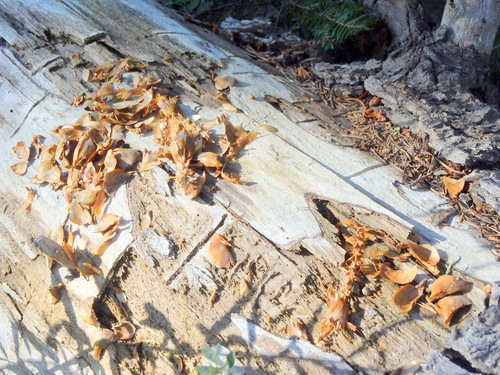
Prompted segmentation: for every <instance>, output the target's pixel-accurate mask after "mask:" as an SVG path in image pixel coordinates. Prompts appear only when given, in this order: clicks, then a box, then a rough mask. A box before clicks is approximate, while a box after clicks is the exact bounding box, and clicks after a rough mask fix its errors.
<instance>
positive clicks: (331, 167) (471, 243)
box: [0, 0, 500, 374]
mask: <svg viewBox="0 0 500 375" xmlns="http://www.w3.org/2000/svg"><path fill="white" fill-rule="evenodd" d="M0 10H1V12H0V36H1V38H2V47H1V50H0V86H1V97H2V106H1V107H0V134H1V135H2V138H3V140H4V142H3V143H2V146H1V147H2V150H3V154H2V155H3V156H2V157H1V158H0V179H1V181H2V183H1V184H0V209H1V214H0V224H1V225H0V239H1V241H0V249H1V251H0V281H1V285H2V292H0V293H1V298H0V303H1V305H0V306H1V309H0V319H1V320H0V330H1V332H2V334H1V339H0V352H1V354H0V357H3V358H5V359H8V360H9V361H10V362H5V363H1V364H0V365H1V366H3V367H2V368H3V371H4V372H6V373H31V372H35V373H61V374H62V373H75V374H76V373H82V374H87V373H89V374H90V373H97V374H103V373H117V374H118V373H119V374H128V373H134V374H135V373H141V371H144V372H146V373H175V363H176V360H175V358H174V355H175V354H179V355H182V357H183V358H184V360H185V362H186V364H187V367H188V368H192V367H193V365H194V363H195V361H196V360H200V357H201V355H200V351H199V347H200V345H201V344H202V343H206V342H208V343H209V344H211V345H215V344H216V343H218V342H221V343H222V344H224V345H225V346H227V347H229V348H231V349H238V350H239V351H240V354H241V355H240V356H239V364H238V366H239V370H240V371H241V373H245V372H246V373H283V374H285V373H286V374H292V373H327V371H329V372H332V373H333V372H335V371H337V372H341V373H347V371H349V370H347V369H348V368H356V369H359V370H362V371H365V372H367V373H383V372H384V371H387V370H394V369H396V368H397V367H399V366H401V365H403V364H405V363H407V362H408V361H410V360H413V359H417V360H425V358H426V357H427V355H428V354H429V353H430V352H431V351H432V350H436V349H437V350H439V349H442V348H443V347H444V342H445V339H446V337H447V336H448V333H449V329H448V328H445V327H443V326H442V325H441V322H440V318H436V317H434V316H432V314H430V313H429V312H427V311H426V310H422V309H421V310H418V309H417V311H416V312H414V313H412V314H411V315H410V316H402V315H400V314H397V313H396V312H395V311H394V309H393V307H392V301H391V296H392V293H393V292H394V291H395V290H396V287H395V286H394V285H389V283H381V285H380V287H381V292H380V293H379V294H377V295H376V296H375V297H374V298H372V299H367V298H364V299H360V300H359V302H358V304H357V306H356V312H355V313H353V315H352V317H351V320H352V321H353V322H354V323H355V324H357V325H358V326H359V327H360V328H361V330H362V335H357V334H353V335H350V338H349V339H346V338H343V337H342V336H338V337H334V339H333V343H332V345H331V347H329V348H328V349H325V352H324V353H323V354H321V353H322V351H321V350H319V349H314V350H313V349H311V348H310V345H309V344H305V343H302V344H301V343H300V341H297V340H293V339H290V338H289V337H286V336H283V335H282V334H280V329H281V328H283V327H286V326H287V325H288V324H289V319H290V317H291V316H301V317H303V319H304V321H305V323H306V324H307V325H308V328H309V330H310V334H311V336H312V337H314V338H316V337H318V335H319V321H320V320H321V319H322V317H323V314H324V311H325V306H324V298H325V291H326V286H327V285H329V284H330V283H332V282H334V283H335V284H336V285H342V282H343V280H344V276H343V271H342V270H340V269H339V268H338V264H339V263H340V262H342V261H343V258H344V250H343V249H342V248H341V247H340V246H339V245H338V244H337V243H336V242H335V240H334V237H335V227H334V226H333V225H332V224H331V222H330V221H329V220H328V216H329V215H332V214H333V215H335V216H337V217H339V218H342V217H348V218H351V219H355V220H359V221H361V222H363V223H365V224H367V225H371V226H373V227H377V228H381V229H384V230H386V231H388V232H391V233H393V234H394V235H396V236H397V237H398V238H401V239H404V238H405V237H406V236H407V234H408V233H409V232H410V231H413V232H414V233H415V234H417V235H418V236H420V237H421V238H422V239H423V240H424V241H426V242H429V243H431V244H433V245H434V246H435V247H436V248H437V249H438V250H439V252H440V254H441V257H442V259H444V261H445V262H447V261H448V260H453V259H455V260H456V259H459V257H460V261H459V262H458V263H457V265H456V266H455V270H456V272H458V273H460V274H462V275H463V276H464V277H466V278H468V279H469V280H474V281H475V288H474V290H473V292H472V293H471V296H472V297H471V298H473V299H474V303H475V306H474V308H473V309H472V310H471V311H470V312H469V313H468V314H469V315H473V314H475V313H476V312H477V311H478V310H480V309H482V307H483V306H482V303H483V302H482V299H483V294H482V291H481V290H480V288H481V287H482V286H483V285H484V283H489V282H493V281H498V280H499V279H500V273H499V272H498V263H496V260H495V257H494V255H493V254H492V252H491V251H490V247H489V245H488V244H486V243H484V242H481V241H480V240H478V238H477V237H476V236H475V234H474V233H473V232H472V231H471V230H470V229H469V228H467V227H466V226H465V225H463V224H461V223H459V222H458V220H456V219H455V220H454V221H453V222H452V223H451V225H450V226H448V227H439V228H438V227H435V226H433V225H432V224H430V223H429V222H428V221H427V220H429V219H430V217H431V215H432V214H433V213H434V212H436V211H439V210H440V209H443V208H446V207H447V206H446V202H445V201H444V200H443V199H441V198H440V197H438V196H437V195H435V194H433V193H431V192H428V191H418V190H412V189H409V188H407V187H405V186H401V185H400V184H398V182H397V181H398V179H399V175H398V173H397V171H395V170H394V169H392V168H391V167H388V166H384V165H383V164H382V163H380V162H379V161H378V160H376V159H374V158H373V157H372V156H370V155H368V154H366V153H362V152H360V151H357V150H354V149H349V148H342V147H340V146H338V145H337V144H336V143H337V142H336V141H335V134H336V132H337V129H338V128H339V126H342V121H343V120H342V118H341V117H339V116H337V113H336V112H335V111H334V110H332V109H328V108H325V107H322V106H321V105H320V104H318V103H315V102H309V101H308V100H305V99H304V98H303V97H302V96H301V93H300V90H298V89H297V88H295V87H294V86H293V84H291V83H289V82H287V81H286V80H285V79H284V78H282V77H280V76H279V75H278V74H277V73H276V72H273V71H271V70H269V69H268V68H265V67H261V66H259V65H258V64H256V63H255V62H252V61H250V60H249V59H248V58H247V57H246V56H245V54H244V53H243V52H241V51H240V50H238V49H236V48H234V47H233V46H231V45H230V44H228V43H227V42H225V41H223V40H220V39H219V38H217V37H216V36H213V35H211V34H209V33H208V32H206V31H203V30H196V31H193V29H192V27H191V26H190V27H188V26H186V25H184V24H183V23H182V22H181V21H179V20H178V19H177V18H176V17H175V16H174V15H172V14H171V13H169V12H168V11H166V10H165V9H164V8H162V7H160V6H159V5H157V4H156V3H154V2H152V1H147V0H143V1H134V2H129V1H122V2H120V1H113V2H111V1H109V2H93V1H83V0H82V1H78V0H64V1H53V2H47V1H36V0H30V1H23V2H20V1H9V0H4V1H2V3H1V5H0ZM73 54H78V55H80V56H81V57H82V58H83V59H84V60H85V61H86V62H88V63H89V64H91V65H97V64H100V63H104V62H108V61H111V60H116V59H119V58H122V57H133V58H136V59H139V60H142V61H145V62H147V63H148V64H149V70H150V71H154V74H156V75H157V76H158V77H160V78H161V79H162V80H163V83H162V86H163V87H166V88H168V89H169V90H170V92H171V94H172V95H174V94H175V95H177V94H178V95H180V96H181V101H182V107H183V110H184V112H185V113H186V114H187V115H192V114H194V113H197V114H199V115H200V116H201V118H202V121H204V122H210V121H212V120H213V119H214V118H215V117H216V116H218V115H220V114H222V113H223V112H224V111H223V109H222V108H221V107H220V102H218V101H217V100H214V99H213V98H212V97H213V92H214V90H215V89H214V86H213V83H212V79H211V74H212V72H213V71H215V72H217V74H218V75H231V76H234V77H236V78H238V80H239V82H240V84H239V85H238V86H236V87H233V88H231V91H230V94H229V98H230V100H231V102H232V103H233V104H234V105H235V106H236V107H238V108H239V109H240V111H239V113H228V115H229V118H230V119H231V121H232V122H233V123H235V124H238V123H240V122H241V123H243V126H244V127H245V128H246V129H255V128H257V126H258V125H259V124H262V123H265V124H269V125H272V126H274V127H276V128H277V129H278V132H277V133H265V134H264V133H263V134H261V135H260V136H259V138H257V140H256V141H254V142H253V143H252V144H251V145H250V146H249V147H248V149H246V150H245V152H244V154H243V155H242V156H241V157H240V158H239V164H240V166H241V173H242V178H243V180H244V181H247V182H248V185H246V186H242V185H233V184H231V183H229V182H227V181H222V180H221V181H218V183H217V189H216V190H215V191H214V192H213V193H209V192H208V191H205V192H204V193H203V194H202V195H201V197H199V198H197V199H195V200H193V201H191V200H189V199H187V198H185V197H184V196H183V194H182V192H179V191H176V190H175V189H173V187H172V184H171V183H169V175H168V174H167V173H166V172H165V171H164V170H163V169H160V168H155V169H154V170H153V171H151V172H148V173H144V174H142V175H140V176H139V175H137V176H136V177H135V178H134V179H132V180H131V182H130V183H129V184H128V185H127V186H123V187H122V188H120V189H119V190H118V192H117V194H116V197H115V198H114V199H113V200H112V202H111V204H110V205H109V206H108V207H107V208H106V210H107V212H112V213H115V214H118V215H121V216H122V217H123V219H124V221H123V222H125V223H126V224H125V225H123V226H122V227H121V228H120V229H121V230H120V234H119V238H118V240H117V241H115V242H114V243H113V244H112V245H111V246H110V248H109V249H108V250H107V251H106V252H105V253H104V255H103V257H102V263H101V264H100V268H101V270H102V271H103V276H96V277H92V278H90V279H89V280H85V279H84V278H82V277H80V278H76V279H71V280H70V279H68V278H66V276H68V270H67V269H65V268H60V267H56V270H55V271H53V272H50V271H49V270H48V269H47V267H46V264H45V259H44V257H42V256H40V255H39V253H38V252H37V250H36V249H35V247H34V246H33V244H32V240H33V238H35V237H36V236H37V235H39V234H43V235H45V236H47V237H51V238H54V239H55V238H56V233H57V230H58V228H59V227H60V226H61V225H63V224H65V223H66V220H67V210H66V204H65V203H64V202H63V199H62V197H61V194H60V192H58V191H52V190H51V189H50V187H46V186H38V185H37V186H35V187H34V188H35V190H36V194H37V196H36V198H35V201H34V204H33V208H32V211H31V213H30V214H28V215H26V214H24V213H23V212H20V210H19V206H20V205H21V203H22V202H23V201H24V199H25V195H26V191H25V189H24V188H25V187H26V186H29V185H30V178H31V177H32V173H33V171H34V170H35V169H36V163H35V165H34V166H31V167H30V169H29V171H28V173H27V174H26V175H25V176H23V177H18V176H16V175H14V174H13V173H12V172H11V171H10V170H9V169H8V167H9V166H10V165H12V164H14V162H15V159H14V158H13V157H12V155H11V153H10V149H11V148H12V147H13V146H14V145H15V144H16V143H17V142H18V141H20V140H22V141H24V142H26V143H27V144H28V143H30V141H31V135H32V134H42V135H44V136H45V137H46V138H47V140H48V141H50V140H54V139H55V138H54V134H53V133H51V132H50V130H51V129H54V128H55V127H56V126H58V125H61V124H65V123H73V122H74V121H75V120H76V119H77V118H78V117H79V116H80V115H81V113H82V111H83V110H82V109H80V108H78V107H72V106H71V103H72V101H73V98H74V97H75V96H78V95H81V94H82V93H85V92H87V93H88V92H90V91H91V90H92V88H93V86H92V85H91V84H89V83H86V82H84V81H83V80H82V78H81V70H82V68H74V67H72V66H71V64H70V62H69V58H70V56H71V55H73ZM166 54H169V55H171V56H172V57H173V59H172V60H169V61H165V60H164V59H163V58H164V56H165V55H166ZM250 94H253V95H255V97H256V99H255V100H251V99H250V98H249V97H250ZM268 96H272V97H273V100H278V101H281V102H282V103H284V104H285V105H283V106H280V108H282V109H281V110H280V109H278V108H277V107H276V106H273V105H272V104H271V103H270V102H269V101H268V100H267V99H266V97H268ZM284 107H286V108H287V109H286V110H283V108H284ZM304 108H305V110H304ZM213 131H215V132H217V133H221V132H222V129H221V128H218V127H216V128H214V129H213ZM127 142H129V143H130V144H132V145H133V146H134V147H138V148H141V149H144V148H147V149H149V150H152V149H156V148H157V145H156V144H154V143H153V142H152V140H151V139H150V138H149V137H144V136H141V137H139V136H134V135H132V134H129V135H128V136H127ZM148 211H152V212H153V224H152V227H151V228H149V229H147V230H146V231H144V232H142V231H141V229H140V220H141V218H142V217H143V216H144V215H145V214H146V213H147V212H148ZM349 212H351V213H353V212H354V214H352V215H353V216H349ZM76 227H77V226H75V225H73V228H74V229H77V228H76ZM78 230H79V233H80V237H79V239H78V240H79V243H78V244H79V246H80V247H81V248H84V247H86V246H87V245H88V243H92V242H93V241H96V237H95V236H96V235H95V234H93V233H91V230H88V228H79V229H78ZM215 232H219V233H224V234H226V235H227V236H228V237H229V238H230V239H231V240H232V243H233V244H234V253H235V255H236V260H237V266H236V267H235V268H234V269H233V270H230V271H223V270H221V269H217V268H216V267H214V266H211V265H210V264H209V263H208V261H207V251H208V246H209V242H210V237H211V235H212V234H213V233H215ZM178 238H184V239H185V240H184V242H182V243H179V242H176V239H178ZM418 277H419V279H422V278H424V277H428V274H427V273H426V272H425V271H424V270H423V269H421V270H420V271H419V275H418ZM242 278H246V279H247V280H248V281H249V282H250V284H251V287H252V292H251V293H250V294H249V295H247V296H245V297H242V298H240V297H238V284H239V282H240V280H241V279H242ZM54 281H62V282H63V283H64V284H65V289H66V290H65V291H63V297H62V301H61V303H59V304H57V305H52V304H50V303H48V302H47V298H46V297H47V296H48V287H49V286H50V285H51V282H54ZM110 286H119V287H120V288H121V289H123V290H124V292H125V294H126V295H127V298H128V302H127V304H126V308H125V310H124V309H121V308H120V306H119V305H118V303H117V301H116V299H115V298H114V295H113V293H112V291H111V289H110V288H109V287H110ZM214 293H217V295H218V298H217V300H216V302H215V304H214V306H213V307H212V308H211V307H210V300H211V298H212V297H213V295H214ZM88 296H99V301H98V304H97V309H98V313H99V315H100V317H101V319H102V320H103V321H106V322H107V323H109V324H113V323H116V322H117V321H122V320H124V319H125V318H127V316H129V319H131V320H132V321H133V322H134V323H135V324H136V325H137V326H138V327H139V330H138V331H137V334H136V336H135V338H134V340H133V343H130V344H124V343H119V344H116V345H114V346H111V347H110V348H109V349H108V350H107V351H106V353H105V355H104V358H103V359H102V360H101V361H100V362H97V361H95V360H94V359H93V357H92V347H91V337H92V335H93V334H94V333H95V330H96V328H94V327H89V326H88V325H86V324H85V323H84V322H83V321H82V319H81V317H80V316H79V314H78V307H77V306H78V302H79V301H81V300H82V299H84V298H86V297H88ZM469 315H468V316H469ZM245 322H247V323H245ZM245 325H246V326H245ZM262 330H266V331H268V332H270V333H267V336H266V335H265V334H264V333H262V336H258V337H255V335H256V334H257V333H258V332H263V331H262ZM273 335H277V336H280V335H281V336H282V338H276V339H273V337H275V336H273ZM269 340H271V341H269ZM273 340H274V341H273ZM137 342H141V343H142V349H141V353H142V356H141V358H142V359H143V360H141V361H138V360H137V359H136V358H134V357H133V356H132V350H133V348H134V345H135V343H137ZM269 342H271V344H269ZM266 343H267V345H272V347H273V348H274V350H269V351H268V352H267V355H264V354H266V353H262V351H263V350H264V352H265V351H266V349H262V348H266V346H265V345H266ZM279 345H281V346H282V347H279ZM300 345H304V346H302V347H301V346H300ZM308 345H309V346H308ZM328 350H330V352H329V353H327V351H328ZM335 353H336V354H335ZM337 355H338V356H340V357H338V356H337ZM301 356H302V358H300V357H301Z"/></svg>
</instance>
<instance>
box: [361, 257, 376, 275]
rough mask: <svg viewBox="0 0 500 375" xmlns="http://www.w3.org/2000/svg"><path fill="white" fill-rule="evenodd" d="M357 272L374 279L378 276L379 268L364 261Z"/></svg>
mask: <svg viewBox="0 0 500 375" xmlns="http://www.w3.org/2000/svg"><path fill="white" fill-rule="evenodd" d="M359 270H360V271H361V272H362V273H364V274H365V275H366V276H370V277H371V278H372V279H374V278H376V277H377V276H378V275H379V274H380V267H378V266H376V265H375V264H374V263H373V262H372V261H370V260H368V259H365V260H364V262H363V264H361V267H360V268H359Z"/></svg>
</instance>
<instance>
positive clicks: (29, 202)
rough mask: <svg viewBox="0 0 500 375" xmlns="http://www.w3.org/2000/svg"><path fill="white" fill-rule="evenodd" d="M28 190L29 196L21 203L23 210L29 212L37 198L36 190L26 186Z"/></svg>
mask: <svg viewBox="0 0 500 375" xmlns="http://www.w3.org/2000/svg"><path fill="white" fill-rule="evenodd" d="M26 190H28V196H27V197H26V199H25V201H24V202H23V204H22V205H21V210H23V211H24V212H26V213H28V212H30V211H31V205H32V204H33V199H34V198H35V191H34V190H33V189H29V188H26Z"/></svg>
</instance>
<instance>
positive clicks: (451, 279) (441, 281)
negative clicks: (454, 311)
mask: <svg viewBox="0 0 500 375" xmlns="http://www.w3.org/2000/svg"><path fill="white" fill-rule="evenodd" d="M429 290H430V292H431V294H430V295H429V296H428V297H427V299H428V300H429V301H430V302H433V301H435V300H438V299H440V298H443V297H444V296H447V295H449V294H453V293H457V292H467V291H469V290H470V287H469V283H468V282H467V281H465V280H462V279H459V278H458V277H456V276H453V275H442V276H440V277H439V278H438V279H437V280H436V281H434V282H433V283H432V284H431V286H430V288H429Z"/></svg>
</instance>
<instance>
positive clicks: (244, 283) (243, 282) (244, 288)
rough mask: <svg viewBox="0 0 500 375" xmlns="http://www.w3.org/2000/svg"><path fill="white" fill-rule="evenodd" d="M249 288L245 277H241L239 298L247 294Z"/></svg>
mask: <svg viewBox="0 0 500 375" xmlns="http://www.w3.org/2000/svg"><path fill="white" fill-rule="evenodd" d="M251 290H252V289H251V288H250V284H248V281H247V280H246V279H245V278H243V279H241V281H240V287H239V296H240V298H242V297H245V296H247V295H248V293H250V291H251Z"/></svg>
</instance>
